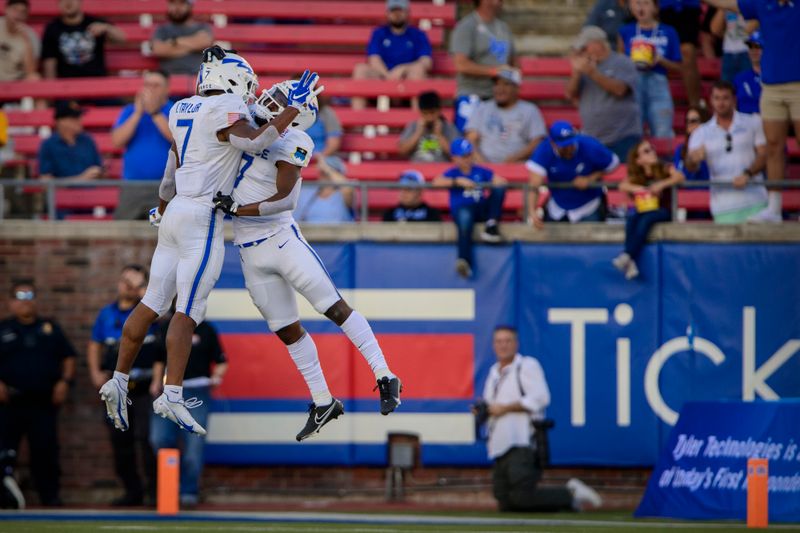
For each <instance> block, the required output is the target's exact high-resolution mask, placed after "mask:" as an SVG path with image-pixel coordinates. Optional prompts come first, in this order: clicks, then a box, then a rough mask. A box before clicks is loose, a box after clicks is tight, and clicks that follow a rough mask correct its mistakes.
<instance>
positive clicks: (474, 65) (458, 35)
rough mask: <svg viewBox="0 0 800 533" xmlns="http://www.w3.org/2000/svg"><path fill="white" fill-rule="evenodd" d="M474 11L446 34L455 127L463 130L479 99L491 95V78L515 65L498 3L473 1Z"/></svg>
mask: <svg viewBox="0 0 800 533" xmlns="http://www.w3.org/2000/svg"><path fill="white" fill-rule="evenodd" d="M474 3H475V10H474V11H473V12H472V13H470V14H469V15H467V16H465V17H464V18H462V19H461V20H460V21H459V22H458V24H457V25H456V27H455V29H454V30H453V34H452V35H451V36H450V54H451V55H452V56H453V62H454V64H455V68H456V101H455V110H456V118H455V124H456V127H457V128H458V129H459V130H460V131H463V129H464V125H465V124H466V122H467V119H468V118H469V115H470V113H471V112H472V111H473V110H474V109H475V107H476V106H477V103H478V102H479V101H480V100H488V99H489V98H491V97H492V78H493V77H494V76H496V75H497V73H498V71H499V70H501V69H502V68H505V67H508V66H518V65H517V58H516V54H515V52H514V39H513V35H512V34H511V29H510V28H509V27H508V24H506V23H505V22H503V21H502V20H500V19H499V18H498V15H499V13H500V9H501V7H502V2H499V1H497V0H474Z"/></svg>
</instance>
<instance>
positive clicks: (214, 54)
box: [203, 44, 225, 63]
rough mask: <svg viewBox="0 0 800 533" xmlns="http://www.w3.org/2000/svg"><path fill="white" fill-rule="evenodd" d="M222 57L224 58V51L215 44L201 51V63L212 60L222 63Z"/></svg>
mask: <svg viewBox="0 0 800 533" xmlns="http://www.w3.org/2000/svg"><path fill="white" fill-rule="evenodd" d="M223 57H225V50H224V49H223V48H222V47H221V46H219V45H218V44H215V45H214V46H209V47H208V48H206V49H205V50H203V63H208V62H210V61H211V60H212V59H219V60H220V61H222V58H223Z"/></svg>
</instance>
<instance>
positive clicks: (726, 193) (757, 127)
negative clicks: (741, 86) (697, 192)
mask: <svg viewBox="0 0 800 533" xmlns="http://www.w3.org/2000/svg"><path fill="white" fill-rule="evenodd" d="M711 108H712V109H713V110H714V116H713V117H712V118H711V120H709V121H708V122H706V123H705V124H703V125H702V126H700V127H699V128H697V129H696V130H695V131H694V133H692V136H691V137H690V138H689V157H688V160H687V162H686V168H688V169H689V170H690V171H693V170H697V168H698V166H699V165H700V162H701V161H705V162H706V163H708V170H709V173H710V175H711V182H712V184H713V183H714V182H722V183H725V184H726V185H727V184H733V187H729V186H725V187H714V186H713V185H712V187H711V214H712V215H713V216H714V222H717V223H720V224H738V223H740V222H745V221H758V216H759V214H760V213H761V212H762V211H763V210H764V209H765V208H766V207H767V189H766V188H765V187H764V184H763V182H764V174H763V170H764V168H765V167H766V162H767V146H766V145H767V141H766V139H765V138H764V129H763V127H762V125H761V120H760V119H759V117H758V115H747V114H745V113H739V112H738V111H736V96H735V89H734V87H733V84H731V83H730V82H727V81H718V82H716V83H715V84H714V88H713V89H712V91H711Z"/></svg>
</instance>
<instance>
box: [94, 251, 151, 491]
mask: <svg viewBox="0 0 800 533" xmlns="http://www.w3.org/2000/svg"><path fill="white" fill-rule="evenodd" d="M147 278H148V273H147V269H146V268H144V267H143V266H141V265H128V266H126V267H125V268H123V269H122V272H121V274H120V277H119V280H118V281H117V298H116V300H115V301H114V302H113V303H110V304H108V305H107V306H105V307H103V308H102V309H101V310H100V312H99V313H98V315H97V318H96V319H95V323H94V327H93V328H92V338H91V340H90V341H89V346H88V350H87V352H86V353H87V365H88V367H89V376H90V378H91V380H92V385H93V386H94V389H93V390H99V389H100V387H102V386H103V384H104V383H105V382H106V381H108V380H109V379H111V376H112V373H113V372H114V368H116V365H117V356H118V353H119V343H120V338H121V337H122V325H123V324H124V323H125V320H127V319H128V316H130V314H131V311H133V308H134V307H135V306H136V304H138V303H139V301H140V300H141V299H142V296H144V293H145V290H146V289H147ZM162 350H163V347H162V346H161V344H160V343H159V341H158V327H157V326H156V325H153V326H151V328H150V331H149V332H148V334H147V337H145V340H144V344H143V345H142V349H141V351H140V352H139V356H138V357H137V358H136V363H135V364H134V368H133V369H132V370H131V373H130V379H129V381H128V397H129V398H130V399H131V400H132V402H133V403H132V404H131V405H129V406H128V424H129V425H130V427H129V428H128V429H127V431H117V430H116V429H115V428H114V426H113V424H111V423H110V422H109V423H108V424H106V425H107V427H108V432H109V437H110V438H111V449H112V452H113V455H114V470H115V471H116V473H117V477H119V480H120V481H121V482H122V486H123V488H124V489H125V493H124V494H123V495H122V496H121V497H119V498H116V499H115V500H113V501H112V502H111V505H113V506H134V505H142V504H144V503H145V497H146V498H147V502H148V503H150V504H152V503H155V502H154V498H155V489H156V460H155V455H154V454H153V448H152V447H151V446H150V414H151V413H152V407H151V405H152V403H153V398H150V389H151V387H152V386H153V382H154V381H155V380H158V379H160V378H161V376H157V377H156V376H154V375H153V365H154V364H155V363H156V361H158V360H161V359H163V355H162V354H161V351H162ZM156 384H157V385H160V383H156ZM104 414H105V411H104ZM140 472H141V473H142V474H144V476H143V477H142V475H141V474H140ZM142 479H144V482H143V481H142Z"/></svg>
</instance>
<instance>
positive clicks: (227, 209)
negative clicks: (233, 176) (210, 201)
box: [214, 191, 239, 217]
mask: <svg viewBox="0 0 800 533" xmlns="http://www.w3.org/2000/svg"><path fill="white" fill-rule="evenodd" d="M214 207H215V208H217V209H219V210H221V211H222V212H223V213H225V214H226V215H231V216H232V217H235V216H236V211H238V210H239V204H237V203H236V202H235V201H234V200H233V197H232V196H231V195H229V194H222V191H217V195H216V196H215V197H214Z"/></svg>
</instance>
